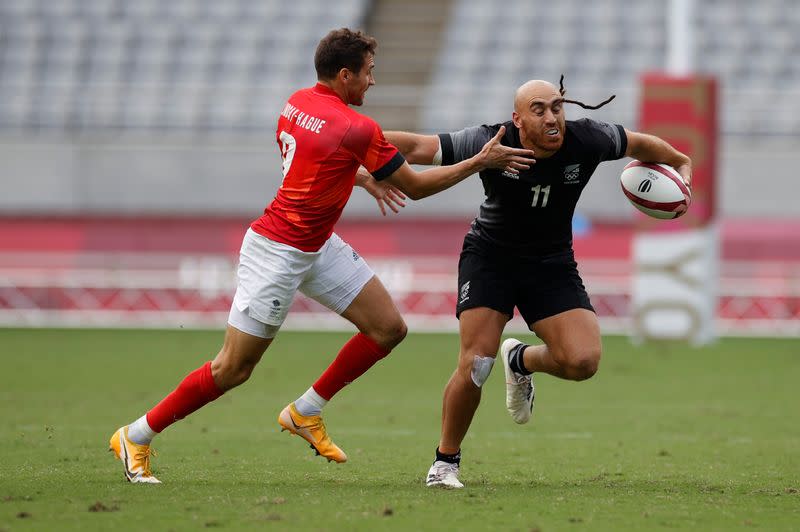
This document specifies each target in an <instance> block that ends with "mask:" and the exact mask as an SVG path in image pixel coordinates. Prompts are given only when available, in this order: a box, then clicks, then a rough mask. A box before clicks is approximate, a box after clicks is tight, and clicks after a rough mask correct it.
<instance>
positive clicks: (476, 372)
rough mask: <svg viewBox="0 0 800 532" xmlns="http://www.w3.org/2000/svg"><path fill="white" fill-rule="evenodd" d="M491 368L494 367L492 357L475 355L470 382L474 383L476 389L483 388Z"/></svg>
mask: <svg viewBox="0 0 800 532" xmlns="http://www.w3.org/2000/svg"><path fill="white" fill-rule="evenodd" d="M492 366H494V357H482V356H480V355H475V357H474V358H473V359H472V382H474V383H475V386H477V387H478V388H480V387H482V386H483V383H484V382H486V379H488V378H489V374H490V373H491V372H492Z"/></svg>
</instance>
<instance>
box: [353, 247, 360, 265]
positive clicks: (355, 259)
mask: <svg viewBox="0 0 800 532" xmlns="http://www.w3.org/2000/svg"><path fill="white" fill-rule="evenodd" d="M352 251H353V262H355V261H357V260H358V259H360V258H361V257H359V255H358V253H356V250H352Z"/></svg>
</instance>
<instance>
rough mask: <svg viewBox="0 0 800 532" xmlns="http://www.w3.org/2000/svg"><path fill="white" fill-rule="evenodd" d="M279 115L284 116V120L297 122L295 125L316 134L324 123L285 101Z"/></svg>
mask: <svg viewBox="0 0 800 532" xmlns="http://www.w3.org/2000/svg"><path fill="white" fill-rule="evenodd" d="M281 116H283V117H284V118H286V120H288V121H289V122H294V123H295V124H297V127H300V128H303V129H307V130H308V131H311V132H313V133H317V134H318V133H319V132H320V131H322V126H324V125H325V120H322V119H321V118H317V117H316V116H311V115H310V114H307V113H304V112H303V111H301V110H300V109H298V108H297V107H295V106H294V105H292V104H290V103H287V104H286V107H284V108H283V111H281Z"/></svg>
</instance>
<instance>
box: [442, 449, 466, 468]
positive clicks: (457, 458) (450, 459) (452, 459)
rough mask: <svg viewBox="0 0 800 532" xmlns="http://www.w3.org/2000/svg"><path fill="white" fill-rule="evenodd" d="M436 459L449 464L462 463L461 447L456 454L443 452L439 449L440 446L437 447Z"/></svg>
mask: <svg viewBox="0 0 800 532" xmlns="http://www.w3.org/2000/svg"><path fill="white" fill-rule="evenodd" d="M436 461H438V462H447V463H448V464H456V465H458V464H460V463H461V449H459V450H458V452H457V453H456V454H444V453H443V452H441V451H439V448H438V447H437V448H436Z"/></svg>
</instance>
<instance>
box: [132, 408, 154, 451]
mask: <svg viewBox="0 0 800 532" xmlns="http://www.w3.org/2000/svg"><path fill="white" fill-rule="evenodd" d="M156 434H158V433H157V432H155V431H154V430H153V429H151V428H150V425H148V423H147V415H144V416H142V417H140V418H139V419H137V420H136V421H134V422H133V423H131V424H130V425H128V439H129V440H131V441H132V442H133V443H136V444H138V445H150V442H151V441H153V438H155V437H156Z"/></svg>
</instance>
